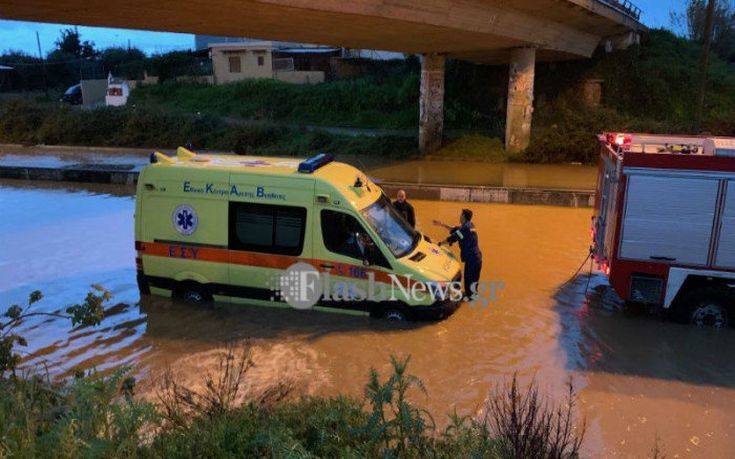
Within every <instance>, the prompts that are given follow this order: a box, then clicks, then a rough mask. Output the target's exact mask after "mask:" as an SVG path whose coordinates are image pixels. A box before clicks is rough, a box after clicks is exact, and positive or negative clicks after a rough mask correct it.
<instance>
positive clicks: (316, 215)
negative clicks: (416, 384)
mask: <svg viewBox="0 0 735 459" xmlns="http://www.w3.org/2000/svg"><path fill="white" fill-rule="evenodd" d="M358 241H359V242H360V244H358V243H357V242H358ZM360 247H361V248H362V250H358V249H360ZM135 249H136V252H137V257H136V265H137V273H138V285H139V288H140V291H141V293H142V294H156V295H164V296H172V297H174V298H180V299H183V300H185V301H187V302H190V303H197V304H207V303H211V302H213V301H216V302H235V303H246V304H254V305H262V306H281V307H284V306H285V307H288V305H287V303H286V300H284V298H283V296H282V295H279V293H283V292H279V288H282V285H281V284H279V278H281V279H282V276H283V274H284V273H285V272H286V271H287V270H290V269H291V268H292V267H294V266H295V265H296V264H299V266H308V267H309V268H311V269H313V270H314V271H316V272H317V273H318V274H319V277H320V278H325V279H328V280H329V281H330V285H329V286H328V287H329V288H331V287H332V286H335V288H334V290H339V291H338V292H336V293H335V294H334V295H331V294H327V293H329V292H330V291H329V290H328V288H327V287H325V294H324V295H322V296H320V298H319V300H318V303H317V304H316V305H315V306H314V307H313V309H316V310H320V309H324V310H328V311H339V312H350V313H357V314H365V315H370V316H372V317H382V318H388V319H393V320H414V319H415V320H418V319H441V318H445V317H447V316H449V315H450V314H452V313H453V312H454V311H455V310H456V309H457V307H458V305H459V304H460V301H458V300H457V299H456V298H455V297H454V296H453V295H449V294H448V293H449V292H448V289H449V287H450V286H451V285H456V284H459V283H460V282H461V274H460V272H461V271H460V263H459V262H458V260H457V259H456V258H455V256H454V255H453V254H452V253H451V252H449V251H447V250H445V249H443V248H441V247H439V246H437V245H436V244H434V243H433V242H432V241H431V240H430V239H429V238H428V237H426V236H424V235H422V234H420V233H419V232H417V231H415V230H414V229H413V228H411V226H410V225H408V223H406V221H405V220H404V219H403V218H402V217H401V216H400V214H399V213H398V212H397V211H396V210H395V208H394V207H393V205H392V204H391V201H390V200H389V199H388V197H386V195H385V194H384V193H383V191H382V190H381V189H380V187H379V186H377V185H376V184H375V183H374V182H373V181H371V180H370V178H369V177H367V176H366V175H365V174H364V173H363V172H361V171H360V170H358V169H356V168H354V167H352V166H350V165H347V164H343V163H339V162H336V161H335V160H334V158H333V156H331V155H327V154H319V155H317V156H314V157H312V158H309V159H306V160H297V159H290V158H268V157H249V156H236V155H209V154H206V155H205V154H196V153H193V152H191V151H189V150H186V149H184V148H179V149H178V151H177V154H176V156H175V157H170V156H167V155H164V154H162V153H158V152H156V153H154V154H152V155H151V164H149V165H147V166H146V167H144V168H143V169H142V170H141V173H140V176H139V178H138V185H137V196H136V208H135ZM337 287H339V288H337ZM416 287H420V288H416ZM376 288H377V289H378V290H380V291H381V292H382V293H383V296H380V295H369V294H365V293H366V292H372V291H374V290H376ZM340 289H341V290H340ZM386 291H389V292H390V294H389V295H387V296H386V295H385V292H386ZM417 291H418V292H420V293H421V292H423V293H424V294H419V295H417V294H416V292H417ZM376 298H377V299H376ZM291 306H293V305H291Z"/></svg>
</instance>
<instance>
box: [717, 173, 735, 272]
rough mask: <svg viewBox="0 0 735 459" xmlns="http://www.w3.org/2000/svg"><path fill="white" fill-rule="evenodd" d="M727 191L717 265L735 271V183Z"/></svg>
mask: <svg viewBox="0 0 735 459" xmlns="http://www.w3.org/2000/svg"><path fill="white" fill-rule="evenodd" d="M726 189H727V195H726V198H725V206H724V208H723V210H722V222H721V223H720V240H719V244H718V246H717V257H716V259H715V265H716V266H717V267H719V268H728V269H735V181H733V180H730V181H729V182H728V184H727V188H726Z"/></svg>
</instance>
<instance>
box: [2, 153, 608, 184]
mask: <svg viewBox="0 0 735 459" xmlns="http://www.w3.org/2000/svg"><path fill="white" fill-rule="evenodd" d="M163 151H164V153H166V154H168V155H175V154H176V152H175V150H163ZM150 153H151V150H148V149H134V148H124V149H114V148H102V149H95V148H80V149H78V150H75V149H74V148H65V149H62V150H56V149H54V148H52V147H12V146H2V145H0V166H11V167H45V168H67V167H72V168H94V167H104V168H106V169H113V170H119V171H139V170H140V169H141V168H142V167H143V166H145V165H146V164H148V160H149V159H148V157H149V155H150ZM212 153H215V152H212ZM218 153H227V152H218ZM340 161H343V162H346V163H349V164H352V165H354V166H355V167H358V168H360V169H362V170H364V171H366V172H368V173H369V174H370V176H371V177H373V178H374V179H375V180H376V181H382V182H398V183H417V184H427V185H466V186H490V187H507V188H541V189H549V190H594V189H595V184H596V183H597V168H596V167H594V166H588V165H575V164H522V163H491V162H483V161H449V160H446V161H445V160H426V159H422V160H395V159H389V158H381V157H363V156H351V155H340Z"/></svg>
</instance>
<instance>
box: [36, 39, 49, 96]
mask: <svg viewBox="0 0 735 459" xmlns="http://www.w3.org/2000/svg"><path fill="white" fill-rule="evenodd" d="M36 44H37V45H38V58H39V59H41V66H42V67H43V92H44V94H45V95H46V97H48V76H47V75H46V59H44V58H43V53H42V52H41V38H40V37H39V36H38V30H36Z"/></svg>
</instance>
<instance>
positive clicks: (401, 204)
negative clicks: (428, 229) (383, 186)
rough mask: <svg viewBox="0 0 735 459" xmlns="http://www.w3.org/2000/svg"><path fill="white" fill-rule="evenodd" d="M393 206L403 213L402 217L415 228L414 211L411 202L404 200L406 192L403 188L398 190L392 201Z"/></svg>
mask: <svg viewBox="0 0 735 459" xmlns="http://www.w3.org/2000/svg"><path fill="white" fill-rule="evenodd" d="M393 207H395V208H396V210H397V211H398V212H400V213H401V215H403V218H404V219H405V220H406V221H407V222H408V224H409V225H411V228H416V213H415V212H414V210H413V206H412V205H411V203H409V202H408V201H406V192H405V191H404V190H398V193H397V194H396V200H395V201H393Z"/></svg>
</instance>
